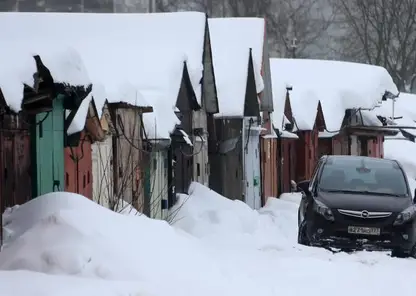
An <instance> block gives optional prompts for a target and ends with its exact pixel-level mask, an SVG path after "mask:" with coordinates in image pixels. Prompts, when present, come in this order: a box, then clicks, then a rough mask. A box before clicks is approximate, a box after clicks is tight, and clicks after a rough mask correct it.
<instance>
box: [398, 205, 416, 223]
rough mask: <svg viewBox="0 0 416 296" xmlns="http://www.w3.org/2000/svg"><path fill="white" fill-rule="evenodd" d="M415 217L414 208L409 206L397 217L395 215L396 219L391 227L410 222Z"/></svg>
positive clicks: (415, 209)
mask: <svg viewBox="0 0 416 296" xmlns="http://www.w3.org/2000/svg"><path fill="white" fill-rule="evenodd" d="M415 216H416V207H415V206H414V205H411V206H410V207H408V208H407V209H406V210H404V211H403V212H401V213H400V214H399V215H397V218H396V220H395V221H394V223H393V225H402V224H404V223H406V222H408V221H410V220H412V219H413V218H414V217H415Z"/></svg>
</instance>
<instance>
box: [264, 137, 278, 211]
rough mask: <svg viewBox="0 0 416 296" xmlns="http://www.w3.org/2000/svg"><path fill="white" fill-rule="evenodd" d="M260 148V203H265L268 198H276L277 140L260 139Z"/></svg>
mask: <svg viewBox="0 0 416 296" xmlns="http://www.w3.org/2000/svg"><path fill="white" fill-rule="evenodd" d="M260 146H261V160H260V161H261V162H260V163H261V176H262V190H261V192H262V202H263V205H264V204H265V203H266V201H267V198H268V197H278V195H279V191H278V190H279V189H278V185H279V179H278V156H277V149H278V148H277V147H278V142H277V138H267V137H266V138H264V137H260Z"/></svg>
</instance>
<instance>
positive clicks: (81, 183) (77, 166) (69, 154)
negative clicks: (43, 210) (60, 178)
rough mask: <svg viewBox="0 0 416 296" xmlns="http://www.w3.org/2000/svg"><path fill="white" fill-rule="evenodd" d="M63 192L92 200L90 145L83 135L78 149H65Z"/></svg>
mask: <svg viewBox="0 0 416 296" xmlns="http://www.w3.org/2000/svg"><path fill="white" fill-rule="evenodd" d="M65 191H68V192H74V193H79V194H82V195H84V196H86V197H87V198H89V199H92V154H91V143H90V141H89V139H87V138H85V135H84V133H82V134H81V141H80V143H79V145H78V147H72V148H70V147H67V148H65Z"/></svg>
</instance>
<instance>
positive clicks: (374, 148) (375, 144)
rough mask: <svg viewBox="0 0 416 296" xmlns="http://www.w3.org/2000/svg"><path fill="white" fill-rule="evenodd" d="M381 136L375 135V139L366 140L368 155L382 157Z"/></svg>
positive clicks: (382, 144) (382, 145)
mask: <svg viewBox="0 0 416 296" xmlns="http://www.w3.org/2000/svg"><path fill="white" fill-rule="evenodd" d="M383 139H384V137H383V136H377V138H376V139H371V140H368V142H367V145H368V156H371V157H377V158H383V157H384V155H383V154H384V143H383Z"/></svg>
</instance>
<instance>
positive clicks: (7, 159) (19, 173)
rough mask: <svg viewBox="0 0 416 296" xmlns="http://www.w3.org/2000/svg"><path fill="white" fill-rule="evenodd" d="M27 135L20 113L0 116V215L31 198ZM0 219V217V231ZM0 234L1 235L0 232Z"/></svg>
mask: <svg viewBox="0 0 416 296" xmlns="http://www.w3.org/2000/svg"><path fill="white" fill-rule="evenodd" d="M30 156H31V151H30V135H29V129H28V125H27V123H26V121H25V120H24V118H23V116H22V115H7V114H6V115H3V116H1V117H0V211H1V212H0V216H1V214H2V213H3V212H4V210H5V209H6V208H7V207H12V206H14V205H17V204H24V203H25V202H27V201H29V200H30V199H31V198H32V184H31V161H30V159H31V158H30ZM1 222H2V219H0V233H1V230H2V226H1ZM0 237H1V235H0Z"/></svg>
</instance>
